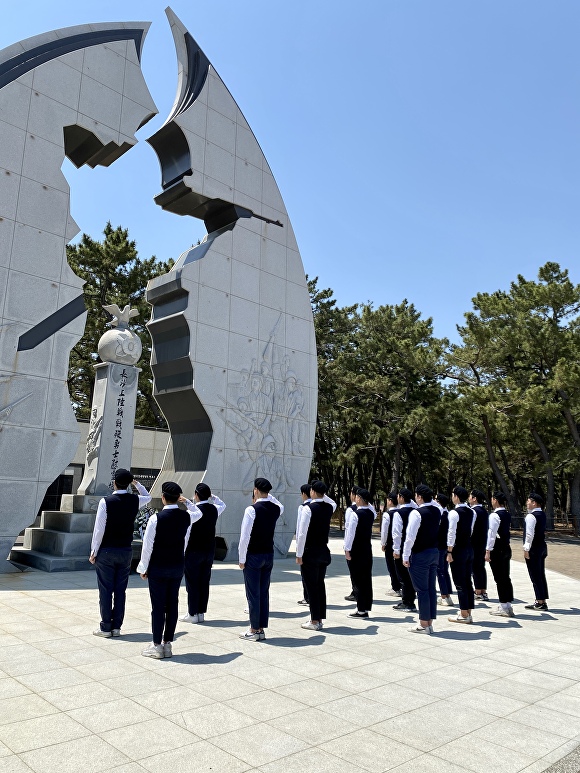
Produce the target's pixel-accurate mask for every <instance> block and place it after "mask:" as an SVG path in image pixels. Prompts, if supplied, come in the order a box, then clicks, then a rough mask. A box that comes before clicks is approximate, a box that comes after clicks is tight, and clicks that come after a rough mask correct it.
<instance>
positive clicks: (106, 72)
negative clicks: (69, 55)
mask: <svg viewBox="0 0 580 773" xmlns="http://www.w3.org/2000/svg"><path fill="white" fill-rule="evenodd" d="M119 44H120V47H119ZM131 45H132V44H131ZM126 53H127V41H126V40H121V41H118V42H115V43H107V44H105V45H101V46H89V47H88V48H86V49H85V58H84V63H83V74H85V75H88V76H89V77H90V78H93V79H94V80H96V81H99V83H102V84H104V85H105V86H108V87H109V88H110V89H113V91H118V92H119V93H121V94H122V93H123V84H124V80H125V54H126ZM132 66H134V65H132Z"/></svg>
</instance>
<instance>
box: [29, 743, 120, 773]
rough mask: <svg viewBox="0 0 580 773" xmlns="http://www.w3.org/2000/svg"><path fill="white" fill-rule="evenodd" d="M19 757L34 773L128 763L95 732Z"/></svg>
mask: <svg viewBox="0 0 580 773" xmlns="http://www.w3.org/2000/svg"><path fill="white" fill-rule="evenodd" d="M21 758H22V760H23V761H24V762H25V763H26V764H27V765H28V766H29V767H30V768H32V770H34V771H35V773H78V771H83V773H100V771H103V770H109V769H110V768H114V767H116V766H118V765H122V764H124V763H125V762H129V760H128V759H127V757H125V755H123V754H121V753H120V752H119V751H118V750H117V749H115V748H113V747H112V746H110V745H109V744H108V743H106V742H105V741H103V740H102V739H101V738H98V737H97V736H95V735H90V736H87V737H86V738H78V739H76V740H75V741H66V742H65V743H58V744H55V745H54V746H45V747H43V748H42V749H35V750H34V751H30V752H24V753H23V754H22V755H21Z"/></svg>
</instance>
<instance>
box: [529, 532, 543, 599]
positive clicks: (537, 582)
mask: <svg viewBox="0 0 580 773" xmlns="http://www.w3.org/2000/svg"><path fill="white" fill-rule="evenodd" d="M547 555H548V546H547V545H544V546H543V547H541V548H540V550H538V551H537V552H536V551H533V552H532V551H530V557H529V558H526V566H527V567H528V574H529V575H530V580H531V581H532V585H533V586H534V595H535V597H536V599H544V600H546V599H547V598H548V583H547V582H546V570H545V564H546V556H547Z"/></svg>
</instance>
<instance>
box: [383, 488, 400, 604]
mask: <svg viewBox="0 0 580 773" xmlns="http://www.w3.org/2000/svg"><path fill="white" fill-rule="evenodd" d="M398 504H399V503H398V501H397V492H396V491H391V493H390V494H389V495H388V496H387V501H386V502H385V509H384V510H383V519H382V521H381V548H382V550H384V552H385V562H386V564H387V571H388V573H389V577H390V579H391V590H390V591H387V596H401V581H400V580H399V575H398V574H397V568H396V566H395V559H394V558H393V518H394V515H395V513H396V512H397V507H398Z"/></svg>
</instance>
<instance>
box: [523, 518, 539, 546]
mask: <svg viewBox="0 0 580 773" xmlns="http://www.w3.org/2000/svg"><path fill="white" fill-rule="evenodd" d="M541 512H542V508H541V507H534V509H533V510H532V512H531V513H528V514H527V515H526V523H525V526H524V535H525V536H524V550H525V551H526V552H527V551H528V550H529V549H530V548H531V547H532V542H533V540H534V534H535V533H536V516H535V515H534V513H541Z"/></svg>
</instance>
